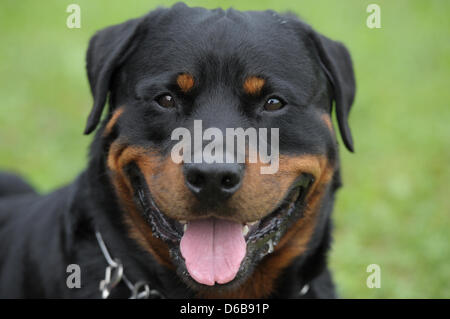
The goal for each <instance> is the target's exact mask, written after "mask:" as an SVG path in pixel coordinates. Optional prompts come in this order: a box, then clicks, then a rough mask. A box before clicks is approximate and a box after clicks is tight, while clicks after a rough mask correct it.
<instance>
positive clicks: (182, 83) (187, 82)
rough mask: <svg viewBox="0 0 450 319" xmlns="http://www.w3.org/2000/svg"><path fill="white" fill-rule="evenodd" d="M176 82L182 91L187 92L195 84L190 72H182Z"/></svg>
mask: <svg viewBox="0 0 450 319" xmlns="http://www.w3.org/2000/svg"><path fill="white" fill-rule="evenodd" d="M177 84H178V86H179V87H180V89H181V91H183V92H184V93H186V92H189V91H190V90H191V89H192V88H193V87H194V84H195V81H194V77H193V76H192V75H190V74H187V73H183V74H180V75H178V77H177Z"/></svg>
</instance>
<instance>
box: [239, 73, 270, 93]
mask: <svg viewBox="0 0 450 319" xmlns="http://www.w3.org/2000/svg"><path fill="white" fill-rule="evenodd" d="M265 83H266V80H264V79H263V78H260V77H257V76H250V77H248V78H247V79H246V80H245V82H244V91H245V93H247V94H250V95H257V94H259V93H261V90H262V88H263V86H264V84H265Z"/></svg>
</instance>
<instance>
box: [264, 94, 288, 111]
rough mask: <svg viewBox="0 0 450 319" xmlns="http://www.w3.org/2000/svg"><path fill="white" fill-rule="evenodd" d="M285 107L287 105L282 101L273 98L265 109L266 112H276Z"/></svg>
mask: <svg viewBox="0 0 450 319" xmlns="http://www.w3.org/2000/svg"><path fill="white" fill-rule="evenodd" d="M284 105H285V103H284V102H283V101H282V100H281V99H279V98H277V97H271V98H269V99H268V100H267V101H266V103H265V104H264V109H265V110H266V111H276V110H279V109H281V108H282V107H283V106H284Z"/></svg>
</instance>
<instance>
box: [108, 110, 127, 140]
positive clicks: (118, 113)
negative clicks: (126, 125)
mask: <svg viewBox="0 0 450 319" xmlns="http://www.w3.org/2000/svg"><path fill="white" fill-rule="evenodd" d="M122 113H123V107H120V108H118V109H117V110H115V111H114V113H113V115H112V116H111V119H110V120H109V122H108V123H107V124H106V128H105V130H104V131H103V136H104V137H106V136H108V135H109V134H111V131H112V129H113V127H114V125H116V123H117V120H118V119H119V117H120V116H121V115H122Z"/></svg>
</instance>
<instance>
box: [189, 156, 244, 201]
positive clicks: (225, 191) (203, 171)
mask: <svg viewBox="0 0 450 319" xmlns="http://www.w3.org/2000/svg"><path fill="white" fill-rule="evenodd" d="M243 174H244V167H243V165H241V164H239V163H213V164H208V163H185V164H184V175H185V180H186V185H187V186H188V188H189V189H190V190H191V191H192V192H193V193H194V194H195V196H197V198H198V199H199V200H200V201H202V202H204V203H207V204H214V203H217V202H220V201H223V200H225V199H227V198H229V197H230V196H231V195H233V194H234V193H235V192H236V191H237V190H238V189H239V187H240V186H241V182H242V176H243Z"/></svg>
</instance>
